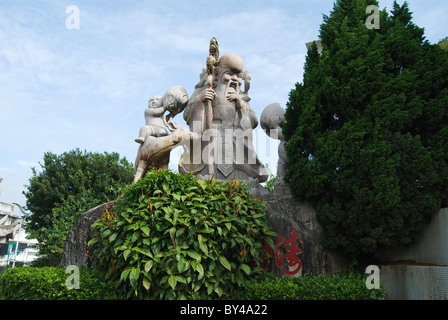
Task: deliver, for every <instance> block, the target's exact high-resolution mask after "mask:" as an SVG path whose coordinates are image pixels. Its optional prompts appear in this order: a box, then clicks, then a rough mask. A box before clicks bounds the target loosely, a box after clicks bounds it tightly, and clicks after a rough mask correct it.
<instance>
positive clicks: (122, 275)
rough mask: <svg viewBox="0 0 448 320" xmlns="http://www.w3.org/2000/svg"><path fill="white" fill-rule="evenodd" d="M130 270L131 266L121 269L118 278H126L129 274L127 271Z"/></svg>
mask: <svg viewBox="0 0 448 320" xmlns="http://www.w3.org/2000/svg"><path fill="white" fill-rule="evenodd" d="M131 270H132V268H131V267H127V268H125V269H124V270H123V272H122V273H121V276H120V280H126V278H127V277H128V275H129V272H131Z"/></svg>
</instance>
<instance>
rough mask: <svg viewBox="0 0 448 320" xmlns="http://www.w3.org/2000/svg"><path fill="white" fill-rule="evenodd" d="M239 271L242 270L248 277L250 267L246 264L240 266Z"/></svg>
mask: <svg viewBox="0 0 448 320" xmlns="http://www.w3.org/2000/svg"><path fill="white" fill-rule="evenodd" d="M241 269H243V271H244V272H246V274H247V275H250V267H249V266H248V265H247V264H244V263H243V264H242V265H241Z"/></svg>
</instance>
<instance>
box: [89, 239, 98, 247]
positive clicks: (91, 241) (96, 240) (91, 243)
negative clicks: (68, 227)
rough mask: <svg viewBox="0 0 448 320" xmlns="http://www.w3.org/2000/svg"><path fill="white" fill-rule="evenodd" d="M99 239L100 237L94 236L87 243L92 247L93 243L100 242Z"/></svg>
mask: <svg viewBox="0 0 448 320" xmlns="http://www.w3.org/2000/svg"><path fill="white" fill-rule="evenodd" d="M98 240H100V238H92V239H90V241H89V242H88V243H87V246H88V247H90V246H91V245H94V244H95V243H97V242H98Z"/></svg>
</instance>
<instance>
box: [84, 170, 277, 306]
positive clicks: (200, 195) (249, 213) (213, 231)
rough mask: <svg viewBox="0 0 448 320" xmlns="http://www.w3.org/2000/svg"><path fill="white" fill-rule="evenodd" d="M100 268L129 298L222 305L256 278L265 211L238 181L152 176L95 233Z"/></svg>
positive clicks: (167, 173) (122, 199)
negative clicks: (220, 302) (225, 296)
mask: <svg viewBox="0 0 448 320" xmlns="http://www.w3.org/2000/svg"><path fill="white" fill-rule="evenodd" d="M93 228H94V230H95V232H96V237H95V238H94V239H92V240H91V241H90V245H91V244H93V243H96V242H98V243H101V244H100V245H98V248H99V249H98V250H97V251H96V252H95V255H96V257H97V265H99V266H101V267H103V268H105V269H106V270H107V272H108V276H110V277H111V278H112V279H115V280H116V281H117V282H118V286H119V288H120V289H121V290H122V292H123V294H124V293H125V294H126V297H127V298H132V297H135V298H139V299H144V298H151V299H191V298H195V299H197V298H207V297H209V298H210V297H211V298H220V297H222V295H223V294H228V293H230V292H232V290H233V289H234V287H236V286H238V285H241V284H243V282H244V281H245V280H246V279H248V277H249V276H251V277H252V276H254V275H256V274H257V273H258V272H259V271H261V269H260V268H258V267H256V266H257V263H258V262H260V260H261V257H260V256H261V254H262V252H263V251H262V246H263V244H264V243H265V241H268V243H269V244H270V245H271V246H273V242H272V239H271V238H270V237H267V235H275V233H273V232H270V231H269V230H268V229H267V224H266V220H265V211H264V206H263V203H262V202H260V201H259V200H256V199H254V198H253V197H252V196H251V195H250V194H249V193H248V191H247V187H246V186H245V185H243V184H242V183H240V182H239V181H238V180H234V181H229V182H222V181H215V180H213V179H212V180H211V181H205V180H198V179H197V178H196V177H195V176H194V175H180V174H177V173H173V172H171V171H169V170H158V171H151V172H149V173H148V174H147V175H146V177H145V178H143V179H140V180H138V181H137V182H136V183H135V184H132V185H130V186H128V187H127V188H125V189H124V190H123V193H122V195H121V197H119V199H117V205H116V206H115V208H114V209H113V212H109V211H107V212H106V213H105V215H104V216H103V217H102V218H101V219H99V220H97V221H96V222H95V224H94V225H93Z"/></svg>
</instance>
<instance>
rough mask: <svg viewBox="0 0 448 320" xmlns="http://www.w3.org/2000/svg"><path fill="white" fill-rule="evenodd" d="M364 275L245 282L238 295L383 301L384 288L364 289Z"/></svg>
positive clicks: (266, 297)
mask: <svg viewBox="0 0 448 320" xmlns="http://www.w3.org/2000/svg"><path fill="white" fill-rule="evenodd" d="M365 281H366V276H365V275H363V274H361V273H357V274H353V273H352V274H345V275H330V276H305V277H300V278H295V277H282V278H275V277H273V276H271V277H266V278H265V279H264V280H258V281H247V282H246V283H245V284H244V286H242V287H241V288H240V290H239V292H238V299H240V300H383V299H384V297H385V290H384V287H383V286H382V285H381V286H380V288H379V289H371V290H369V289H367V288H366V285H365Z"/></svg>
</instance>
